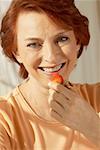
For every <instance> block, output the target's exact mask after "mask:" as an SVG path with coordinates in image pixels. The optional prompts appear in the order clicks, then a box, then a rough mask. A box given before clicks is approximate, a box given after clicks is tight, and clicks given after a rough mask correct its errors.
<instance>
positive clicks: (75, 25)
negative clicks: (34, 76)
mask: <svg viewBox="0 0 100 150" xmlns="http://www.w3.org/2000/svg"><path fill="white" fill-rule="evenodd" d="M22 11H36V12H39V13H41V12H44V13H46V15H47V16H48V17H49V18H51V19H52V20H53V21H54V22H55V23H56V24H58V25H59V26H62V27H64V28H68V27H71V28H72V29H73V31H74V34H75V37H76V40H77V43H79V44H80V45H81V47H80V50H79V53H78V55H77V58H79V57H80V56H81V54H82V52H83V48H84V46H87V45H88V43H89V40H90V34H89V21H88V18H87V17H86V16H84V15H82V14H81V13H80V12H79V10H78V9H77V7H76V6H75V3H74V0H13V1H12V3H11V5H10V7H9V9H8V11H7V12H6V14H5V16H4V17H3V19H2V23H1V31H0V33H1V46H2V48H3V51H4V54H5V55H6V56H8V57H9V58H10V59H11V60H12V61H14V62H16V63H17V64H19V65H20V76H21V77H22V78H24V79H25V78H27V77H28V72H27V70H26V69H25V67H24V66H23V64H20V63H19V62H18V61H17V60H16V58H15V56H14V52H16V51H17V40H16V22H17V18H18V15H19V14H20V12H22Z"/></svg>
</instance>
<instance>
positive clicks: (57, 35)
mask: <svg viewBox="0 0 100 150" xmlns="http://www.w3.org/2000/svg"><path fill="white" fill-rule="evenodd" d="M69 31H70V30H68V31H63V32H60V33H58V34H56V35H54V37H55V38H57V37H59V36H60V35H62V34H65V33H67V32H69ZM33 40H36V41H37V40H39V41H43V40H42V39H41V38H37V37H29V38H27V39H25V41H33Z"/></svg>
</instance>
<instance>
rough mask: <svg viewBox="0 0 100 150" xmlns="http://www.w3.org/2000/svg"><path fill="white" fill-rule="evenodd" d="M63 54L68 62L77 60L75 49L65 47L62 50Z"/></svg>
mask: <svg viewBox="0 0 100 150" xmlns="http://www.w3.org/2000/svg"><path fill="white" fill-rule="evenodd" d="M63 52H64V54H65V55H66V58H67V59H68V60H69V61H71V60H75V59H77V51H76V49H75V47H71V48H70V47H67V48H65V49H64V50H63Z"/></svg>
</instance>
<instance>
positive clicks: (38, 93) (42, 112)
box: [20, 79, 54, 121]
mask: <svg viewBox="0 0 100 150" xmlns="http://www.w3.org/2000/svg"><path fill="white" fill-rule="evenodd" d="M20 90H21V92H22V93H23V95H24V98H25V99H26V101H27V102H28V103H29V104H30V105H31V107H32V108H33V109H34V110H35V112H36V113H37V114H38V115H39V116H41V117H42V118H45V119H46V120H53V121H54V119H53V118H52V117H51V115H50V106H49V102H48V95H49V92H48V88H45V87H42V86H40V85H39V84H38V83H36V82H34V81H31V80H30V79H29V80H28V81H26V82H24V83H23V84H22V85H21V87H20Z"/></svg>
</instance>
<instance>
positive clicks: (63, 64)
mask: <svg viewBox="0 0 100 150" xmlns="http://www.w3.org/2000/svg"><path fill="white" fill-rule="evenodd" d="M61 64H62V66H61V68H60V69H59V70H58V71H54V73H56V72H59V71H60V70H61V69H62V68H63V67H64V66H65V64H66V62H64V63H61ZM59 65H60V64H59ZM59 65H55V66H51V67H50V66H49V67H38V68H39V69H40V70H41V71H43V72H44V73H46V74H52V73H53V72H45V71H44V70H43V69H42V68H53V67H56V66H59Z"/></svg>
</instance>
